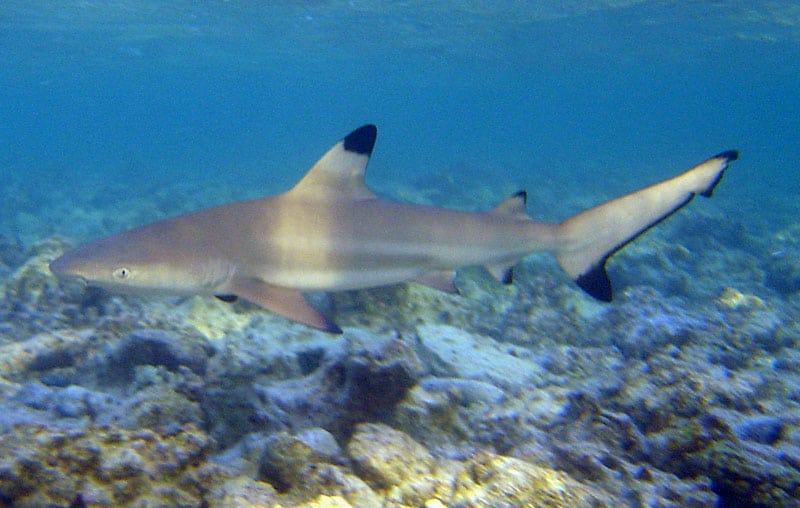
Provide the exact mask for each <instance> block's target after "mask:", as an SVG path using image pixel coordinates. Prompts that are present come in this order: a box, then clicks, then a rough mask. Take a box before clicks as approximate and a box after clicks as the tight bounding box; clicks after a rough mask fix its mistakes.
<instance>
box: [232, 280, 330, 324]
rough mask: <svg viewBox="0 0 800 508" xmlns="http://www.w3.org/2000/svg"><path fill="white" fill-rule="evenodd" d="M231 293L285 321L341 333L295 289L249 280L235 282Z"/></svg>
mask: <svg viewBox="0 0 800 508" xmlns="http://www.w3.org/2000/svg"><path fill="white" fill-rule="evenodd" d="M232 289H233V292H234V293H235V294H237V295H238V296H241V297H242V298H244V299H246V300H249V301H251V302H253V303H254V304H256V305H258V306H259V307H263V308H265V309H267V310H269V311H272V312H274V313H275V314H280V315H281V316H283V317H285V318H286V319H290V320H292V321H297V322H298V323H303V324H306V325H308V326H310V327H312V328H316V329H318V330H322V331H324V332H328V333H342V329H341V328H339V327H338V326H337V325H336V323H334V322H333V321H331V320H330V319H328V318H326V317H325V316H323V315H322V313H321V312H319V311H318V310H317V309H315V308H314V307H312V306H311V305H310V304H309V303H308V302H307V301H306V299H305V298H304V297H303V295H302V293H300V291H298V290H296V289H289V288H282V287H279V286H272V285H270V284H267V283H266V282H264V281H261V280H259V279H254V278H249V279H242V280H237V281H235V282H234V284H233V286H232Z"/></svg>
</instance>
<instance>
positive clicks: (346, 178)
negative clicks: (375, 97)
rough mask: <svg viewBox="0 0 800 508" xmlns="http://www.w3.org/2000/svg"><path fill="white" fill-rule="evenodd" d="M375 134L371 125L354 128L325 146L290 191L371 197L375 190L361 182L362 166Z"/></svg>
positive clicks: (317, 194) (305, 193)
mask: <svg viewBox="0 0 800 508" xmlns="http://www.w3.org/2000/svg"><path fill="white" fill-rule="evenodd" d="M377 135H378V129H377V127H375V126H374V125H364V126H362V127H359V128H358V129H356V130H354V131H353V132H351V133H350V134H348V135H347V136H345V137H344V139H342V140H341V141H339V142H338V143H336V144H335V145H334V146H333V148H331V149H330V150H328V153H326V154H325V155H323V156H322V158H321V159H320V160H318V161H317V163H316V164H314V166H313V167H312V168H311V169H310V170H309V171H308V173H306V175H305V176H304V177H303V178H302V180H300V181H299V182H298V183H297V185H295V186H294V187H293V188H292V189H291V190H290V191H289V193H290V194H292V195H303V196H308V197H318V198H341V199H352V200H357V201H359V200H365V199H374V198H375V197H376V196H375V194H374V193H373V192H372V191H371V190H369V189H368V188H367V186H366V185H365V184H364V170H365V169H366V168H367V163H368V162H369V157H370V155H372V148H373V147H374V146H375V139H376V137H377Z"/></svg>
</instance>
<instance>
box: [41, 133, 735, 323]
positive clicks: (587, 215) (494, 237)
mask: <svg viewBox="0 0 800 508" xmlns="http://www.w3.org/2000/svg"><path fill="white" fill-rule="evenodd" d="M376 135H377V130H376V128H375V127H374V126H372V125H365V126H363V127H361V128H359V129H356V130H355V131H353V132H352V133H350V134H349V135H348V136H346V137H345V138H344V139H343V140H342V141H341V142H339V143H337V144H336V145H335V146H334V147H333V148H331V150H329V151H328V153H326V154H325V155H324V156H323V157H322V159H320V160H319V161H318V162H317V163H316V164H315V165H314V167H312V168H311V170H310V171H309V172H308V173H307V174H306V176H305V177H304V178H303V179H302V180H301V181H300V182H299V183H298V184H297V185H296V186H295V187H294V188H292V189H291V190H290V191H288V192H286V193H283V194H280V195H277V196H273V197H269V198H264V199H258V200H253V201H244V202H238V203H231V204H228V205H223V206H219V207H215V208H209V209H206V210H201V211H198V212H194V213H189V214H186V215H182V216H179V217H174V218H171V219H166V220H163V221H159V222H155V223H153V224H149V225H146V226H142V227H139V228H136V229H133V230H131V231H127V232H124V233H120V234H117V235H114V236H111V237H108V238H104V239H101V240H98V241H96V242H93V243H89V244H87V245H84V246H81V247H79V248H78V249H75V250H73V251H71V252H68V253H66V254H64V255H63V256H61V257H60V258H58V259H56V260H55V261H53V262H52V263H51V264H50V269H51V271H52V272H53V273H55V274H56V275H59V276H76V277H80V278H82V279H84V280H85V281H86V282H87V283H89V284H92V285H98V286H105V287H108V288H111V289H117V290H133V289H140V290H152V291H166V292H171V293H183V294H196V293H199V294H210V295H216V296H218V297H220V298H222V299H223V300H226V301H230V300H233V299H234V298H235V297H236V296H239V297H242V298H245V299H247V300H250V301H251V302H253V303H256V304H258V305H260V306H262V307H264V308H266V309H269V310H271V311H273V312H276V313H278V314H281V315H283V316H285V317H287V318H289V319H292V320H295V321H299V322H302V323H305V324H307V325H310V326H313V327H315V328H319V329H322V330H325V331H329V332H340V331H341V330H340V329H339V328H338V327H337V326H336V324H334V323H333V322H332V321H330V320H329V319H327V318H325V317H324V316H323V315H322V314H320V313H319V312H318V311H317V310H316V309H314V308H313V307H311V306H310V305H309V304H308V303H307V302H306V301H305V299H304V298H303V296H302V294H301V292H302V291H308V290H326V291H337V290H345V289H359V288H368V287H375V286H383V285H388V284H394V283H398V282H402V281H407V280H415V281H417V282H420V283H423V284H426V285H429V286H432V287H435V288H437V289H441V290H444V291H450V292H454V291H455V290H456V289H455V286H454V285H453V277H454V275H455V270H456V268H459V267H462V266H467V265H483V266H486V267H487V268H488V269H489V271H490V272H492V273H493V274H494V275H495V276H496V277H498V278H499V279H501V280H503V281H505V282H509V281H510V270H511V267H512V266H513V264H514V263H515V262H517V261H519V260H520V259H521V258H523V257H524V256H526V255H527V254H529V253H531V252H535V251H549V252H552V253H554V254H555V255H556V258H557V259H558V261H559V263H560V265H561V266H562V267H563V268H564V270H565V271H566V272H567V273H568V274H569V275H570V276H571V277H572V278H573V279H575V280H576V282H577V283H578V284H579V285H580V286H581V287H582V288H583V289H584V290H585V291H587V292H588V293H589V294H591V295H592V296H594V297H595V298H598V299H600V300H605V301H608V300H610V299H611V285H610V282H609V280H608V276H607V275H606V272H605V267H604V265H605V261H606V260H607V259H608V257H609V256H610V255H611V254H613V253H614V252H615V251H616V250H618V249H619V248H621V247H622V246H623V245H624V244H625V243H627V242H628V241H630V240H631V239H633V238H635V237H636V236H638V235H639V234H641V233H642V232H643V231H645V230H646V229H648V228H649V227H651V226H653V225H654V224H655V223H657V222H658V221H660V220H662V219H663V218H665V217H666V216H668V215H670V214H671V213H673V212H674V211H676V210H677V209H678V208H680V207H681V206H683V205H685V204H686V203H687V202H689V201H690V200H691V198H692V197H693V196H694V195H695V194H697V193H699V194H703V195H705V196H710V195H711V192H712V191H713V189H714V187H715V186H716V184H717V183H718V182H719V180H720V178H721V177H722V173H723V171H724V170H725V168H726V167H727V164H728V162H729V161H731V160H734V159H736V157H737V154H736V152H733V151H729V152H724V153H722V154H720V155H717V156H716V157H713V158H711V159H709V160H707V161H705V162H703V163H702V164H700V165H698V166H695V167H694V168H692V169H690V170H689V171H686V172H685V173H682V174H681V175H678V176H677V177H674V178H672V179H670V180H665V181H664V182H661V183H659V184H655V185H652V186H650V187H647V188H644V189H642V190H639V191H636V192H634V193H631V194H628V195H627V196H623V197H621V198H618V199H615V200H612V201H609V202H607V203H604V204H602V205H599V206H597V207H594V208H591V209H589V210H587V211H585V212H583V213H580V214H578V215H576V216H574V217H572V218H570V219H568V220H566V221H564V222H562V223H558V224H548V223H541V222H536V221H533V220H532V219H531V218H530V217H529V216H528V215H527V214H526V212H525V194H524V192H520V193H517V194H515V195H513V196H511V197H510V198H508V199H507V200H505V201H503V202H502V203H500V205H498V206H497V207H496V208H495V209H494V210H491V211H487V212H459V211H454V210H446V209H442V208H435V207H429V206H419V205H411V204H402V203H395V202H389V201H384V200H381V199H378V198H377V196H375V195H374V194H373V193H372V192H371V191H370V190H369V189H368V188H367V187H366V186H365V185H364V170H365V168H366V166H367V162H368V161H369V157H370V155H371V153H372V148H373V146H374V144H375V139H376Z"/></svg>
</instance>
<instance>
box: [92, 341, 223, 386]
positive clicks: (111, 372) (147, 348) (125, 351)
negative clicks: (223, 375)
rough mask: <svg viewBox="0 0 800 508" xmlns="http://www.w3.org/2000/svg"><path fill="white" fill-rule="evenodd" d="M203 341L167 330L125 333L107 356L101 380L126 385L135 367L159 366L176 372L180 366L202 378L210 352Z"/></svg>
mask: <svg viewBox="0 0 800 508" xmlns="http://www.w3.org/2000/svg"><path fill="white" fill-rule="evenodd" d="M204 345H205V344H204V341H203V339H197V338H196V337H185V336H182V335H179V334H177V333H174V332H170V331H167V330H151V329H140V330H135V331H133V332H131V333H129V334H128V335H127V336H126V337H125V338H123V339H122V340H121V341H120V342H119V343H118V344H117V345H116V347H115V348H114V350H113V351H112V352H111V359H110V361H109V362H108V367H107V372H106V374H105V376H104V377H105V378H107V380H108V381H110V382H114V381H116V382H124V383H128V382H130V381H131V380H132V378H133V368H134V367H135V366H137V365H162V366H164V367H166V368H167V369H168V370H170V371H173V372H176V371H177V370H178V368H179V367H180V366H182V365H183V366H186V367H188V368H189V369H190V370H191V371H192V372H194V373H195V374H197V375H200V376H202V375H203V374H205V371H206V365H207V364H208V356H209V352H210V349H209V348H208V347H204Z"/></svg>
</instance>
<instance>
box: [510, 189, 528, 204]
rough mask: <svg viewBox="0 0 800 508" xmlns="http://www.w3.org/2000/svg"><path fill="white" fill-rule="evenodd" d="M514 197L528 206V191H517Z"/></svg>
mask: <svg viewBox="0 0 800 508" xmlns="http://www.w3.org/2000/svg"><path fill="white" fill-rule="evenodd" d="M513 196H514V197H515V198H517V199H521V200H522V203H523V204H528V193H527V192H526V191H524V190H521V191H517V192H515V193H514V195H513Z"/></svg>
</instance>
